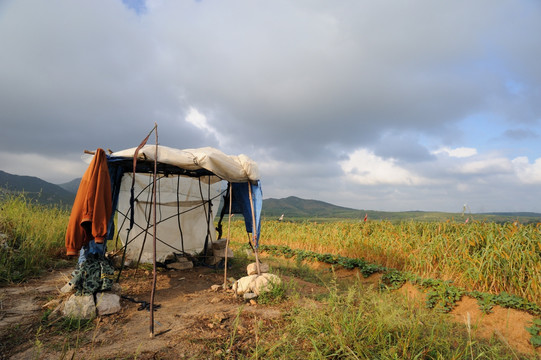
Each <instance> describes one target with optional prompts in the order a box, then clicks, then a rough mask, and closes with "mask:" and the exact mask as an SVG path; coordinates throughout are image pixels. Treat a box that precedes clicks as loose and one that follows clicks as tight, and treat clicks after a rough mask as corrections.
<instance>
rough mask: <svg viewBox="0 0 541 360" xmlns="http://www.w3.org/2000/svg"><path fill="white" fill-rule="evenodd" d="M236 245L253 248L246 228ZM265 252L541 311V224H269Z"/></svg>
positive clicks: (237, 226)
mask: <svg viewBox="0 0 541 360" xmlns="http://www.w3.org/2000/svg"><path fill="white" fill-rule="evenodd" d="M231 238H232V240H233V241H238V242H247V235H246V230H245V228H244V223H243V222H242V221H234V222H232V224H231ZM261 244H271V245H286V246H288V247H290V248H292V249H302V250H305V251H313V252H316V253H331V254H336V255H341V256H345V257H351V258H362V259H365V260H366V261H369V262H373V263H376V264H380V265H382V266H385V267H389V268H393V269H397V270H402V271H408V272H411V273H414V274H416V275H418V276H421V277H424V278H436V279H442V280H452V281H453V283H454V284H456V285H459V286H461V287H464V288H466V289H468V290H478V291H483V292H489V293H495V294H498V293H502V292H506V293H509V294H513V295H517V296H520V297H523V298H525V299H527V300H529V301H532V302H535V303H536V304H537V305H541V224H528V225H520V224H513V223H508V224H495V223H484V222H470V223H467V224H460V223H452V222H434V223H421V222H401V223H398V224H393V223H390V222H387V221H368V222H333V223H313V222H302V223H288V222H278V221H264V222H263V223H262V229H261Z"/></svg>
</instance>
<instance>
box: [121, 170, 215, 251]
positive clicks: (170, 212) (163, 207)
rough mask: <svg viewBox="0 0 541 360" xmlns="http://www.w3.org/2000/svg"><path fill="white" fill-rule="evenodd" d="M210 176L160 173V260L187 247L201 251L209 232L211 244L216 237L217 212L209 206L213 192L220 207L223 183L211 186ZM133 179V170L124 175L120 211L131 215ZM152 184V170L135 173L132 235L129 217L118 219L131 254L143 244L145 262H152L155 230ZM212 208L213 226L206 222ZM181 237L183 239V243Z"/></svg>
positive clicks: (122, 237) (158, 240) (157, 243)
mask: <svg viewBox="0 0 541 360" xmlns="http://www.w3.org/2000/svg"><path fill="white" fill-rule="evenodd" d="M208 179H209V177H208V176H204V177H201V178H199V179H197V178H190V177H186V176H180V177H177V176H172V177H163V176H162V177H159V180H158V182H157V206H158V207H159V210H158V211H157V223H158V225H157V228H158V231H157V233H156V238H157V241H156V259H157V261H164V260H165V257H166V256H167V255H168V254H170V253H177V252H181V251H184V252H186V253H191V254H195V253H199V252H201V251H202V250H203V246H204V243H205V239H206V237H207V234H208V235H209V236H210V238H209V240H208V241H209V244H210V243H211V241H214V240H215V233H216V231H215V230H214V224H213V222H212V220H213V219H214V215H213V214H212V207H211V208H210V209H209V205H208V202H207V201H208V199H209V195H210V199H211V200H212V199H214V200H213V203H214V204H216V205H215V208H217V207H218V206H217V205H218V203H219V201H220V199H219V198H218V197H219V194H220V183H219V182H218V183H214V184H211V185H210V189H209V184H208V182H209V181H208ZM131 182H132V174H129V173H125V174H124V176H123V177H122V182H121V186H120V194H119V201H118V211H119V214H124V215H127V216H128V217H129V213H130V188H131ZM151 187H152V175H151V174H150V175H149V174H136V175H135V188H134V190H135V194H136V201H135V205H134V210H135V214H134V217H135V219H134V220H135V226H134V227H133V229H131V231H130V232H129V235H128V231H127V230H128V228H129V221H122V220H119V229H118V234H119V237H120V239H121V241H122V243H123V244H124V245H125V244H126V242H127V241H128V242H129V245H128V246H127V256H128V258H131V259H134V260H137V258H138V257H139V252H140V251H141V248H143V252H142V256H141V261H142V262H152V253H153V251H152V247H153V246H152V237H153V231H154V230H153V226H152V223H153V222H152V217H151V214H152V213H151V208H152V192H151V191H150V189H151ZM177 188H178V193H177ZM209 192H210V194H209ZM177 200H178V203H177ZM209 210H210V211H211V214H210V219H211V223H210V228H209V225H208V224H207V219H208V216H209V214H208V211H209ZM179 214H180V215H179ZM119 219H120V216H119ZM179 222H180V227H179ZM147 224H148V225H147ZM147 226H148V227H149V228H148V232H145V229H146V228H147ZM128 236H129V239H128ZM145 237H146V240H145ZM181 239H183V244H182V241H181ZM143 243H144V246H143ZM179 250H180V251H179Z"/></svg>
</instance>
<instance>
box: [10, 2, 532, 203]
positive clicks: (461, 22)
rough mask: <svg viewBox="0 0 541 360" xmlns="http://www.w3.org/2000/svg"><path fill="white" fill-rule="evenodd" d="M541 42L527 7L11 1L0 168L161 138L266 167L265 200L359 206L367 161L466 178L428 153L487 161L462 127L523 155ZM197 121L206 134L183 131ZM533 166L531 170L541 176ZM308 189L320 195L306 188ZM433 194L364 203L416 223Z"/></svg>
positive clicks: (401, 192) (441, 178)
mask: <svg viewBox="0 0 541 360" xmlns="http://www.w3.org/2000/svg"><path fill="white" fill-rule="evenodd" d="M538 33H541V8H540V5H539V4H537V3H535V2H531V1H527V0H523V1H519V2H518V3H517V2H510V1H504V0H498V1H495V2H494V1H489V0H481V1H477V2H475V3H472V2H469V1H465V0H461V1H454V2H447V3H443V4H442V3H437V4H436V3H434V2H433V1H430V0H422V1H420V2H417V3H415V4H410V3H408V4H406V3H400V2H394V3H384V2H374V1H368V0H363V1H345V2H339V3H336V2H332V3H329V2H327V1H301V2H290V1H285V0H278V1H272V2H248V1H240V0H239V1H232V2H223V3H222V2H208V1H201V2H196V1H182V2H160V1H146V2H145V1H140V0H134V1H132V0H122V1H121V0H117V1H107V2H94V1H86V2H81V3H77V4H75V3H70V2H67V1H64V0H51V1H47V2H46V3H45V2H39V1H32V0H20V1H7V2H4V3H3V4H2V5H0V47H1V48H2V51H1V52H0V64H1V65H2V66H0V109H2V110H1V112H0V120H1V122H2V125H3V126H4V128H5V130H4V131H2V132H1V134H0V153H2V154H27V155H29V156H32V155H35V156H38V154H41V155H43V156H56V157H59V158H60V157H61V158H63V159H65V156H67V155H65V154H77V153H78V152H79V151H82V150H83V149H91V148H96V147H110V148H113V150H117V149H121V148H126V147H132V146H136V145H137V144H138V143H139V141H140V140H141V139H142V138H143V137H144V136H145V135H146V134H147V133H148V131H149V130H150V129H151V128H152V126H153V125H154V123H155V122H157V123H158V125H159V134H160V143H162V144H164V145H169V146H173V147H179V148H187V147H199V146H215V147H220V148H221V149H222V150H224V151H226V152H232V153H246V154H248V155H251V156H252V157H254V158H255V159H256V160H258V161H260V162H261V163H262V164H263V165H262V167H265V166H270V167H269V168H262V173H263V174H267V175H268V176H269V177H272V180H271V181H270V183H271V184H272V186H269V187H268V188H267V189H268V190H267V192H268V193H269V195H272V194H274V193H281V194H284V193H286V192H287V190H286V189H291V192H292V194H293V195H295V194H296V193H295V192H296V191H297V192H303V194H306V196H307V197H310V198H315V197H318V196H320V195H321V196H323V197H324V196H326V195H325V194H327V191H329V190H327V189H331V188H333V187H334V188H338V189H340V190H339V191H338V190H337V191H329V192H328V196H336V197H337V198H338V197H339V198H341V199H343V200H340V201H344V204H345V203H346V202H348V201H351V202H353V201H355V200H354V199H353V198H352V197H351V196H350V191H351V189H350V187H352V186H353V185H351V183H350V182H348V181H347V180H345V179H344V170H343V168H342V167H341V166H340V165H339V164H340V162H344V161H347V159H349V158H350V157H351V156H352V154H354V153H355V151H358V150H363V151H365V152H366V154H371V155H370V156H374V159H375V160H374V159H373V160H374V162H373V164H378V161H379V162H385V161H388V160H389V159H394V160H395V161H396V162H395V163H392V164H388V165H389V166H388V168H387V170H386V171H391V170H393V169H394V171H397V172H398V173H400V174H408V176H411V178H415V179H421V178H422V179H430V178H432V180H433V182H434V183H445V182H447V181H448V182H450V183H453V180H452V179H455V178H454V177H457V178H458V177H459V176H464V174H463V173H460V172H453V171H444V169H445V167H444V166H442V162H444V161H445V160H442V157H441V156H435V155H434V154H433V152H434V151H435V150H438V149H439V148H441V147H443V146H446V147H454V148H456V147H476V146H477V145H478V144H477V143H464V141H466V140H465V139H467V137H466V136H464V129H462V128H461V122H462V121H463V120H464V119H465V118H468V117H471V116H473V115H475V114H479V113H484V114H491V115H493V116H495V117H498V118H500V119H504V120H503V121H504V122H505V123H506V124H508V126H509V129H508V130H507V131H506V132H505V134H504V135H505V139H506V140H505V143H504V144H502V141H500V142H498V144H499V145H505V146H506V147H507V148H508V149H518V148H520V146H519V144H517V143H516V142H513V141H517V140H518V141H520V139H524V136H526V135H527V134H526V133H524V132H523V130H521V129H531V130H528V131H531V133H532V134H539V133H540V131H541V130H539V121H540V119H541V85H540V84H541V70H540V67H539V66H538V64H537V62H538V59H539V55H540V51H541V50H540V49H541V44H540V40H539V37H536V36H533V35H532V34H538ZM191 109H196V110H197V111H198V112H199V113H200V114H202V115H203V116H204V118H205V121H206V123H205V126H196V125H194V124H192V123H189V122H187V121H185V118H186V115H187V114H188V113H189V112H190V111H191ZM517 151H518V150H517ZM508 153H509V154H512V155H508V156H509V158H508V159H507V161H511V160H512V157H513V156H515V157H518V156H521V155H522V153H512V152H511V151H510V152H508ZM532 154H534V156H535V158H533V159H530V160H529V162H528V161H527V162H526V163H524V162H522V163H521V164H525V165H524V166H529V168H528V171H533V172H534V173H535V171H537V170H536V167H535V166H536V164H535V159H537V158H539V152H536V150H533V151H530V153H529V155H530V156H532ZM71 156H72V155H71ZM488 157H489V156H487V158H486V159H480V160H479V161H481V162H482V161H487V162H489V163H490V161H492V159H489V158H488ZM35 159H37V157H35V158H34V160H35ZM378 159H379V160H378ZM19 160H20V159H19ZM376 160H377V161H376ZM25 161H26V163H24V164H26V165H24V164H23V163H21V164H23V165H21V166H30V164H36V161H30V160H25ZM69 161H70V160H66V164H67V163H69ZM71 161H78V159H73V160H71ZM292 164H294V165H295V166H292ZM449 165H450V166H451V165H452V166H457V164H456V163H452V164H449ZM374 166H375V165H374ZM469 166H473V165H469ZM66 168H67V166H66ZM356 168H358V169H359V173H363V171H365V169H362V168H361V167H360V165H359V166H357V167H356ZM452 168H453V167H451V169H452ZM478 168H479V169H481V170H480V171H486V172H487V174H488V173H491V171H492V170H491V169H492V168H490V167H489V166H484V167H483V166H479V167H478ZM10 169H17V166H16V164H15V163H13V164H11V165H10ZM277 169H280V171H278V170H277ZM322 169H324V170H322ZM23 170H24V169H20V172H22V171H23ZM24 171H26V170H24ZM43 171H44V170H43ZM58 172H59V173H62V174H64V176H67V172H66V173H64V172H61V171H59V170H58ZM36 175H42V176H43V177H44V178H46V177H47V176H49V177H51V178H52V177H53V175H52V174H44V175H45V176H44V175H43V174H42V173H41V174H36ZM299 178H300V179H304V182H306V183H310V184H311V185H309V186H305V187H303V188H302V190H300V189H298V188H297V189H295V184H296V183H299V182H300V180H299ZM289 179H295V181H291V180H289ZM450 179H451V180H450ZM67 180H70V179H66V181H67ZM506 181H508V182H509V181H510V180H509V179H507V180H506ZM513 185H515V184H513ZM498 186H499V185H498ZM502 186H503V185H502ZM509 186H511V185H509ZM488 188H489V187H488V186H485V189H488ZM368 189H370V191H368ZM423 189H424V188H422V187H415V186H413V187H409V188H408V187H402V188H400V189H398V188H397V189H396V191H395V190H394V189H393V188H389V187H383V188H377V189H376V185H374V186H373V187H371V188H366V187H363V188H360V193H359V194H358V195H357V196H361V197H362V196H374V195H368V194H369V193H372V194H378V196H381V199H386V201H387V202H383V200H382V202H381V204H387V205H381V206H389V207H391V206H395V205H394V204H396V206H398V204H399V203H401V202H403V203H404V204H408V203H411V202H413V201H415V199H417V201H419V204H423V205H422V206H421V205H419V207H418V208H422V207H423V206H424V207H427V206H428V205H427V204H438V206H440V205H441V206H443V202H438V201H436V200H434V199H430V198H438V197H440V196H441V197H445V196H451V197H452V192H451V190H449V194H448V195H445V194H444V193H443V192H440V190H438V189H436V188H434V191H433V192H431V194H432V195H430V196H427V195H426V193H425V192H424V191H425V190H423ZM480 189H482V188H480ZM407 190H408V191H409V192H408V191H407ZM414 190H415V191H414ZM446 191H447V190H446ZM455 191H458V190H455ZM417 192H419V193H418V194H419V196H418V197H417V198H416V196H415V194H417ZM485 192H486V191H485ZM355 193H357V192H355ZM410 193H411V196H410V195H405V194H410ZM310 194H313V195H312V196H309V195H310ZM346 194H347V195H346ZM423 194H424V195H423ZM298 195H302V194H300V193H299V194H298ZM430 201H434V202H433V203H431V202H430ZM404 206H405V205H404ZM487 206H488V205H487ZM409 208H415V207H409Z"/></svg>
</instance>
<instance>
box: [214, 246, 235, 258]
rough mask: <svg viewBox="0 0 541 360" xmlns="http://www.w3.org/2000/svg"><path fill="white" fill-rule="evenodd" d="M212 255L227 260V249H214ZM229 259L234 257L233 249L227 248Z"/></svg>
mask: <svg viewBox="0 0 541 360" xmlns="http://www.w3.org/2000/svg"><path fill="white" fill-rule="evenodd" d="M212 253H213V255H214V256H216V257H220V258H225V249H214V250H212ZM227 257H228V258H230V259H231V258H232V257H234V255H233V250H231V248H227Z"/></svg>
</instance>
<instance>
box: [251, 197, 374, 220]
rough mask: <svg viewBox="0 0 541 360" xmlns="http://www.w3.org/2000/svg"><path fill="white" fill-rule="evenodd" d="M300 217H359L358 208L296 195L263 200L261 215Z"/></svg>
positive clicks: (268, 216)
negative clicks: (306, 198)
mask: <svg viewBox="0 0 541 360" xmlns="http://www.w3.org/2000/svg"><path fill="white" fill-rule="evenodd" d="M282 214H284V216H285V217H297V218H298V217H301V218H308V217H310V218H318V217H323V218H328V217H332V218H341V217H346V218H350V217H359V216H361V211H360V210H355V209H350V208H346V207H342V206H336V205H332V204H329V203H326V202H323V201H319V200H305V199H301V198H298V197H296V196H290V197H287V198H285V199H273V198H270V199H265V200H263V209H262V211H261V215H262V216H263V217H267V218H272V217H276V218H278V217H280V216H281V215H282ZM362 216H364V213H363V214H362Z"/></svg>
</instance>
